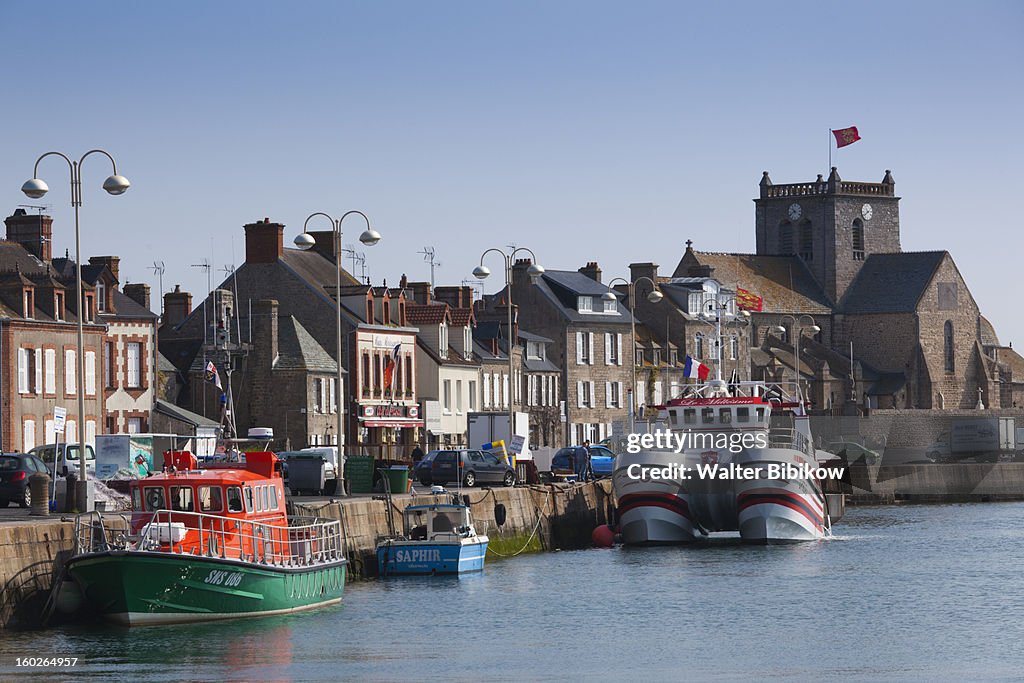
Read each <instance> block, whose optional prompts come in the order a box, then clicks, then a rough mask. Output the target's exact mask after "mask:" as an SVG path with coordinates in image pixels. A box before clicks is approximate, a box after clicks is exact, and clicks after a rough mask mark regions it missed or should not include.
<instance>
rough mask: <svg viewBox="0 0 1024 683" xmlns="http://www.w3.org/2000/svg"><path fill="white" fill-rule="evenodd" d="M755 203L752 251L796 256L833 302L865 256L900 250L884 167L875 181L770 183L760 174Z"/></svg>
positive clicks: (895, 202) (834, 178) (835, 178)
mask: <svg viewBox="0 0 1024 683" xmlns="http://www.w3.org/2000/svg"><path fill="white" fill-rule="evenodd" d="M760 190H761V191H760V196H759V197H758V198H757V199H755V200H754V205H755V207H756V209H755V210H756V216H757V217H756V226H757V227H756V232H757V253H758V255H760V256H797V257H799V258H800V259H801V260H802V261H803V262H804V264H805V265H806V266H807V269H808V270H810V272H811V273H812V274H813V275H814V277H815V279H817V280H818V282H819V283H820V284H821V286H822V288H823V289H824V290H825V293H826V294H827V295H828V296H829V297H830V298H831V299H832V301H834V302H836V303H838V302H839V301H840V300H841V299H842V298H843V294H844V293H845V292H846V288H847V287H848V286H849V285H850V283H851V282H852V281H853V279H854V278H855V277H856V276H857V273H858V272H859V271H860V267H861V266H862V265H863V263H864V259H865V258H866V257H867V255H868V254H880V253H895V252H899V251H900V211H899V200H900V198H899V197H897V196H896V183H895V181H894V180H893V178H892V174H891V173H890V172H889V171H886V172H885V177H884V178H882V182H880V183H861V182H848V181H844V180H843V179H842V178H840V177H839V173H838V172H837V171H836V167H835V166H833V167H832V172H831V173H830V174H829V176H828V179H827V180H826V179H823V178H822V176H820V175H819V176H818V178H817V180H815V181H814V182H809V183H791V184H788V185H774V184H772V181H771V179H770V178H769V177H768V171H765V172H764V175H763V176H762V177H761V183H760Z"/></svg>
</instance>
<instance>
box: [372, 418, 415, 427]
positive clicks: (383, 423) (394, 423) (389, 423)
mask: <svg viewBox="0 0 1024 683" xmlns="http://www.w3.org/2000/svg"><path fill="white" fill-rule="evenodd" d="M359 425H360V426H362V427H391V428H392V429H393V428H395V427H399V428H403V429H404V428H406V427H422V426H423V420H362V419H360V420H359Z"/></svg>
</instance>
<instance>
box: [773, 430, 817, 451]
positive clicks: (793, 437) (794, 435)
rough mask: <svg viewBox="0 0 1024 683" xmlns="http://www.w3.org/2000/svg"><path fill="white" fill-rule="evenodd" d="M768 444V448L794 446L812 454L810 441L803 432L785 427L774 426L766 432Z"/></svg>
mask: <svg viewBox="0 0 1024 683" xmlns="http://www.w3.org/2000/svg"><path fill="white" fill-rule="evenodd" d="M768 446H769V448H795V449H796V450H798V451H800V452H801V453H804V454H808V455H813V454H814V450H813V449H812V448H811V442H810V440H809V439H808V438H807V436H806V435H805V434H804V433H803V432H801V431H798V430H796V429H790V428H786V427H775V428H772V429H771V430H770V431H769V432H768Z"/></svg>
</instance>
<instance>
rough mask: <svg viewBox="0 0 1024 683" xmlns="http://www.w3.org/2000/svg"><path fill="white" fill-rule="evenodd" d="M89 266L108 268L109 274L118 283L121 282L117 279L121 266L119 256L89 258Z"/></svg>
mask: <svg viewBox="0 0 1024 683" xmlns="http://www.w3.org/2000/svg"><path fill="white" fill-rule="evenodd" d="M89 265H90V266H106V267H107V268H110V272H111V274H113V276H114V279H115V280H117V281H118V282H120V281H121V278H120V277H118V270H119V269H120V265H121V258H120V257H119V256H92V257H90V258H89Z"/></svg>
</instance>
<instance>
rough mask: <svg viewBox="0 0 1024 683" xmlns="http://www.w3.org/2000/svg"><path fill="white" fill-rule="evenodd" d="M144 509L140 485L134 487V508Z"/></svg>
mask: <svg viewBox="0 0 1024 683" xmlns="http://www.w3.org/2000/svg"><path fill="white" fill-rule="evenodd" d="M141 509H142V489H140V488H139V487H138V486H133V487H132V510H141Z"/></svg>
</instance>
